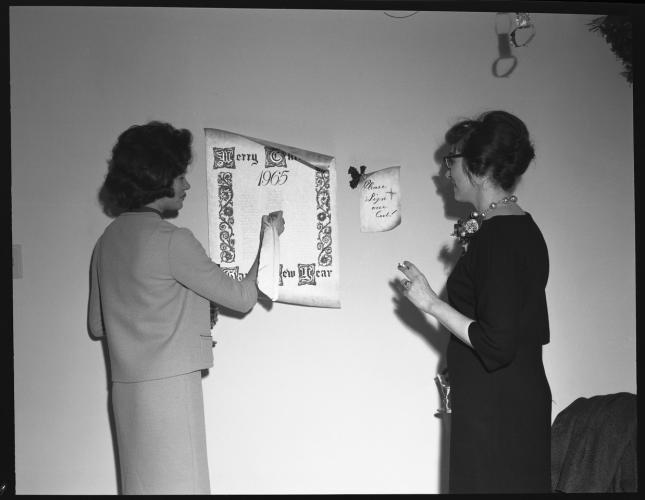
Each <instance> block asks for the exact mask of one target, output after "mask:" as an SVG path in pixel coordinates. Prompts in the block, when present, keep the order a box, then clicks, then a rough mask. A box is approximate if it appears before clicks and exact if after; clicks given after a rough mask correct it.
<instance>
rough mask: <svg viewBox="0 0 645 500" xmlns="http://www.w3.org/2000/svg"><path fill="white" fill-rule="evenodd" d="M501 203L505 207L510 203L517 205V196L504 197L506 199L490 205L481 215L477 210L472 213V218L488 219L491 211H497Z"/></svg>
mask: <svg viewBox="0 0 645 500" xmlns="http://www.w3.org/2000/svg"><path fill="white" fill-rule="evenodd" d="M500 203H502V204H504V205H508V204H509V203H517V196H515V195H514V194H512V195H511V196H504V198H502V199H501V200H499V201H494V202H492V203H491V204H490V205H488V208H487V209H486V210H482V212H481V213H479V212H477V210H474V211H473V212H471V214H470V218H471V219H482V220H483V219H484V217H486V214H487V213H488V212H490V211H491V210H495V209H496V208H497V207H498V205H499V204H500Z"/></svg>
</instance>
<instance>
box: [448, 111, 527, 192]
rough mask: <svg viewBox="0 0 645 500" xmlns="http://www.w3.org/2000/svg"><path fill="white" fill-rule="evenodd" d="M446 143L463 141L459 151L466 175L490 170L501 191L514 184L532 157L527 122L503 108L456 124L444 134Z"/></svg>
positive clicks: (478, 174)
mask: <svg viewBox="0 0 645 500" xmlns="http://www.w3.org/2000/svg"><path fill="white" fill-rule="evenodd" d="M446 142H447V143H448V144H451V145H453V144H457V143H459V142H461V143H462V146H461V151H460V153H461V154H462V155H463V156H464V164H465V166H466V173H467V174H468V176H469V177H472V176H473V175H475V176H478V177H481V176H483V175H486V174H488V173H489V172H490V176H491V178H492V179H493V181H494V182H495V183H496V184H497V185H498V186H500V187H501V188H502V189H504V190H509V189H511V188H513V187H514V186H515V184H516V183H517V181H518V180H519V178H520V176H521V175H522V174H523V173H524V172H526V169H527V167H528V166H529V163H531V160H533V158H534V157H535V150H534V149H533V144H532V143H531V140H530V138H529V131H528V130H527V128H526V125H524V122H523V121H522V120H520V119H519V118H517V117H516V116H514V115H512V114H511V113H508V112H506V111H489V112H487V113H484V114H482V115H481V116H480V117H479V118H477V119H475V120H463V121H460V122H459V123H456V124H455V125H453V126H452V127H451V128H450V130H448V132H447V133H446Z"/></svg>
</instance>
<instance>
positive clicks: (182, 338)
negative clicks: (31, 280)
mask: <svg viewBox="0 0 645 500" xmlns="http://www.w3.org/2000/svg"><path fill="white" fill-rule="evenodd" d="M191 144H192V134H191V133H190V131H189V130H187V129H176V128H174V127H173V126H172V125H170V124H167V123H160V122H150V123H148V124H145V125H135V126H132V127H130V128H129V129H127V130H126V131H125V132H123V133H122V134H121V135H120V136H119V138H118V140H117V143H116V144H115V146H114V148H113V150H112V157H111V158H110V160H109V164H108V173H107V176H106V178H105V183H104V185H103V188H102V193H103V196H104V198H105V201H107V203H109V204H110V205H112V206H113V207H117V208H118V212H119V215H118V216H117V217H116V218H115V219H114V220H113V221H112V222H111V223H110V224H109V225H108V227H107V228H106V229H105V231H104V233H103V234H102V235H101V237H100V238H99V239H98V241H97V243H96V246H95V248H94V252H93V255H92V262H91V285H90V299H89V308H88V325H89V329H90V332H91V333H92V335H94V336H95V337H105V339H106V340H107V346H108V352H109V358H110V365H111V375H112V386H111V390H112V409H113V412H114V417H115V426H116V439H117V447H118V453H119V462H120V464H119V465H120V470H121V483H122V484H121V486H122V488H121V490H122V493H124V494H186V493H187V494H190V493H194V494H197V493H206V494H207V493H210V483H209V473H208V460H207V456H206V433H205V425H204V406H203V396H202V385H201V370H203V369H207V368H209V367H211V366H213V354H212V338H211V336H210V303H209V301H212V302H215V303H217V304H219V305H221V306H224V307H226V308H229V309H233V310H235V311H240V312H247V311H249V310H250V309H251V308H252V307H253V306H254V304H255V303H256V301H257V296H258V292H257V283H256V281H257V269H258V260H259V251H258V257H257V258H256V260H255V262H254V263H253V265H252V266H251V268H250V269H249V271H248V273H247V275H246V277H245V278H244V279H243V280H241V281H237V280H235V279H233V278H231V277H229V276H227V275H226V274H225V273H224V272H223V271H222V270H221V269H220V268H219V266H218V265H217V264H215V263H214V262H213V261H211V259H210V258H209V257H208V255H207V254H206V252H205V250H204V248H203V247H202V245H201V244H200V243H199V241H198V240H197V239H196V238H195V237H194V236H193V234H192V232H191V231H190V230H188V229H186V228H180V227H177V226H175V225H173V224H171V223H170V222H168V221H167V220H165V217H166V216H167V215H169V214H173V213H176V212H177V211H179V210H181V208H182V206H183V203H184V199H185V198H186V191H187V190H188V189H189V188H190V184H188V181H187V180H186V169H187V167H188V165H189V164H190V162H191V160H192V151H191ZM267 224H271V225H274V226H275V228H276V230H277V232H278V234H280V233H282V231H283V230H284V220H283V219H282V215H281V213H273V214H269V216H264V217H263V218H262V223H261V228H262V227H263V226H264V225H267ZM261 234H262V231H261Z"/></svg>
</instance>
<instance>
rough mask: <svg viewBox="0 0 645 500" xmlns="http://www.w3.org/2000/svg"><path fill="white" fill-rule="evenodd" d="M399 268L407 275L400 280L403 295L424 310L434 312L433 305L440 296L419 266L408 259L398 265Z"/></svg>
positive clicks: (429, 312)
mask: <svg viewBox="0 0 645 500" xmlns="http://www.w3.org/2000/svg"><path fill="white" fill-rule="evenodd" d="M398 270H399V271H401V273H403V275H404V276H405V278H403V279H402V280H400V282H399V283H400V285H401V289H402V291H403V295H404V296H405V297H406V298H407V299H408V300H410V302H412V303H413V304H414V305H415V306H417V307H418V308H419V309H421V310H422V311H424V312H426V313H428V314H432V313H431V310H432V307H433V305H434V304H435V303H436V302H437V301H438V300H439V298H438V297H437V294H436V293H435V292H434V290H433V289H432V288H431V287H430V285H429V284H428V280H427V279H426V277H425V276H424V275H423V273H422V272H421V271H419V270H418V269H417V266H415V265H414V264H412V262H408V261H407V260H404V261H403V263H402V264H399V265H398Z"/></svg>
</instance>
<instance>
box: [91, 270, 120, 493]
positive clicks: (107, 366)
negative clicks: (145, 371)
mask: <svg viewBox="0 0 645 500" xmlns="http://www.w3.org/2000/svg"><path fill="white" fill-rule="evenodd" d="M89 281H91V269H90V270H89V271H88V282H89ZM89 285H90V284H89V283H88V290H89V289H90V288H89ZM88 306H89V297H88ZM86 328H87V335H88V336H89V337H90V339H92V340H97V341H99V342H100V343H101V349H102V351H103V363H104V364H105V389H106V394H107V398H106V406H107V414H108V419H109V422H110V433H111V435H112V452H113V456H114V470H115V476H116V487H117V494H118V495H121V494H122V492H121V468H120V466H119V451H118V449H117V440H116V423H115V421H114V413H113V412H112V391H111V386H112V370H111V368H110V354H109V351H108V346H107V341H106V339H105V337H102V338H100V337H94V336H93V335H92V333H91V332H90V328H89V325H87V327H86Z"/></svg>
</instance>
